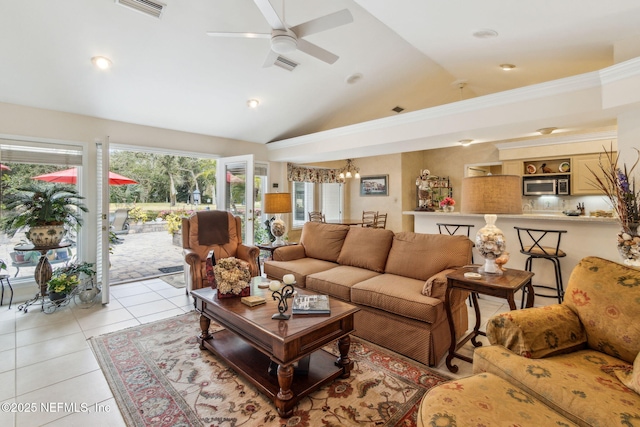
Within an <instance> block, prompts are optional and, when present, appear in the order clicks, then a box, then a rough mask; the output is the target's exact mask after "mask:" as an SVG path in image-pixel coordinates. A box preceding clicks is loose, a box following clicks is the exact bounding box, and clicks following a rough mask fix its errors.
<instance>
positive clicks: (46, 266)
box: [13, 242, 71, 313]
mask: <svg viewBox="0 0 640 427" xmlns="http://www.w3.org/2000/svg"><path fill="white" fill-rule="evenodd" d="M69 246H71V242H62V243H59V244H57V245H53V246H38V247H35V246H33V245H18V246H16V247H14V248H13V249H14V250H15V251H16V252H31V251H37V252H40V259H39V260H38V265H36V270H35V272H34V274H33V276H34V278H35V280H36V283H37V284H38V289H39V290H38V293H36V295H35V297H33V298H31V299H30V300H28V301H27V302H25V303H23V304H20V305H19V306H18V310H20V311H24V312H25V313H26V312H27V311H28V309H29V306H31V305H33V304H35V303H37V302H38V301H41V303H40V309H41V310H42V311H45V307H44V306H45V302H46V301H45V297H46V296H47V295H48V293H47V282H49V280H50V279H51V275H52V274H53V269H52V268H51V263H50V262H49V258H47V252H49V251H50V250H52V249H62V248H68V247H69Z"/></svg>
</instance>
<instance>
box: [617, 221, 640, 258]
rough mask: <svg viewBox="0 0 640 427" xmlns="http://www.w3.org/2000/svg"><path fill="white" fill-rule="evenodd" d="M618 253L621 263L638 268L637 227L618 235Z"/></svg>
mask: <svg viewBox="0 0 640 427" xmlns="http://www.w3.org/2000/svg"><path fill="white" fill-rule="evenodd" d="M618 252H619V253H620V256H621V257H622V262H623V264H625V265H628V266H631V267H640V236H639V235H638V233H637V227H636V228H634V229H633V230H630V231H629V232H626V231H624V230H623V231H621V232H620V233H618Z"/></svg>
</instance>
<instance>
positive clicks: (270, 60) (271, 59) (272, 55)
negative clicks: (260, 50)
mask: <svg viewBox="0 0 640 427" xmlns="http://www.w3.org/2000/svg"><path fill="white" fill-rule="evenodd" d="M276 59H278V54H277V53H276V52H274V51H272V50H271V49H269V53H268V54H267V58H266V59H265V60H264V64H262V68H267V67H271V66H272V65H273V64H275V62H276Z"/></svg>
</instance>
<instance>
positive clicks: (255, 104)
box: [247, 99, 260, 108]
mask: <svg viewBox="0 0 640 427" xmlns="http://www.w3.org/2000/svg"><path fill="white" fill-rule="evenodd" d="M247 105H248V106H249V108H257V107H258V105H260V101H258V100H257V99H250V100H248V101H247Z"/></svg>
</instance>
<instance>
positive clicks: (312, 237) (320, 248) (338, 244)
mask: <svg viewBox="0 0 640 427" xmlns="http://www.w3.org/2000/svg"><path fill="white" fill-rule="evenodd" d="M348 231H349V226H348V225H339V224H325V223H323V222H305V223H304V225H303V226H302V235H301V236H300V244H301V245H302V246H304V250H305V253H306V255H307V256H308V257H309V258H316V259H321V260H325V261H331V262H337V260H338V256H339V255H340V250H341V249H342V244H343V243H344V239H345V237H346V236H347V232H348Z"/></svg>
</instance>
